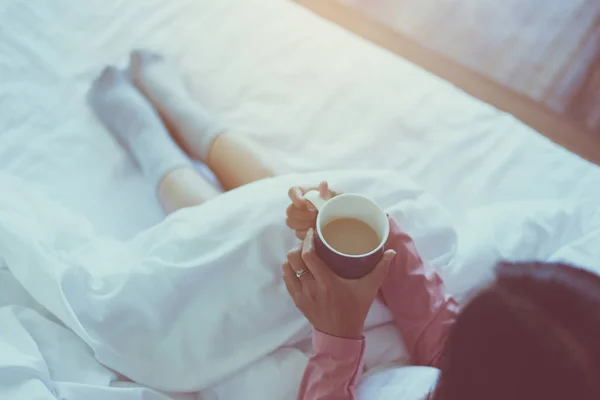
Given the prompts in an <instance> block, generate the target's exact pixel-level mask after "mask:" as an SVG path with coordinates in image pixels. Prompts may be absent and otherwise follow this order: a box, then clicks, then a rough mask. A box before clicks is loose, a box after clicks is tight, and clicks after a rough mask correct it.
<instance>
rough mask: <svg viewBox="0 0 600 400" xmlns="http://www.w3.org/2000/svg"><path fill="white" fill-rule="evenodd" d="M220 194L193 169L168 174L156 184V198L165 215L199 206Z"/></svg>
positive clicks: (178, 170) (182, 169)
mask: <svg viewBox="0 0 600 400" xmlns="http://www.w3.org/2000/svg"><path fill="white" fill-rule="evenodd" d="M220 193H221V192H220V191H219V190H218V189H217V188H216V187H215V186H214V185H213V184H212V183H211V182H209V181H207V180H206V178H205V177H204V176H202V175H201V174H200V173H198V171H196V170H195V169H193V168H179V169H176V170H173V171H171V172H169V173H168V174H167V175H165V177H164V178H163V179H162V180H161V181H160V183H159V184H158V198H159V199H160V203H161V205H162V206H163V209H164V210H165V211H166V212H167V213H172V212H174V211H177V210H179V209H181V208H186V207H193V206H197V205H200V204H202V203H204V202H206V201H208V200H210V199H212V198H214V197H216V196H218V195H219V194H220Z"/></svg>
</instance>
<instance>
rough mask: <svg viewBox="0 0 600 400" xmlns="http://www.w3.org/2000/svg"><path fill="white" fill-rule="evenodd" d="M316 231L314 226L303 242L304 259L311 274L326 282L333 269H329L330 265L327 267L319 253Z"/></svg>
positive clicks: (316, 278)
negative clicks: (316, 247)
mask: <svg viewBox="0 0 600 400" xmlns="http://www.w3.org/2000/svg"><path fill="white" fill-rule="evenodd" d="M314 232H315V230H314V229H312V228H311V229H309V230H308V231H307V232H306V237H305V238H304V242H303V243H302V260H303V261H304V264H305V265H306V267H307V268H308V270H309V271H310V272H311V274H312V275H313V276H314V277H315V280H317V281H319V282H324V281H325V280H326V279H327V278H328V276H329V274H330V273H331V271H329V267H327V265H325V263H324V262H323V261H321V259H320V258H319V256H318V255H317V252H316V249H315V233H314Z"/></svg>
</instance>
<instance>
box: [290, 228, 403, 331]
mask: <svg viewBox="0 0 600 400" xmlns="http://www.w3.org/2000/svg"><path fill="white" fill-rule="evenodd" d="M395 256H396V253H395V252H394V251H393V250H388V251H386V252H385V253H384V255H383V258H382V259H381V261H379V263H378V264H377V266H376V267H375V268H374V269H373V271H371V272H370V273H369V274H368V275H366V276H364V277H363V278H360V279H344V278H340V277H339V276H337V275H336V274H335V273H333V271H331V270H330V269H329V267H328V266H327V265H325V263H324V262H323V261H322V260H321V259H320V258H319V256H318V255H317V253H316V251H315V245H314V230H313V229H309V231H308V233H307V235H306V238H305V239H304V242H303V243H302V245H301V246H300V247H299V248H297V249H295V250H292V251H290V252H289V253H288V260H287V262H285V263H284V264H283V267H282V268H283V280H284V281H285V286H286V288H287V290H288V292H289V294H290V296H291V297H292V299H293V300H294V303H295V304H296V307H298V309H299V310H300V311H301V312H302V313H303V314H304V316H305V317H306V319H308V321H309V322H310V323H311V324H312V326H313V327H314V328H315V329H316V330H318V331H320V332H322V333H325V334H327V335H330V336H336V337H341V338H346V339H360V338H361V337H362V333H363V328H364V324H365V319H366V318H367V314H368V313H369V309H370V308H371V305H372V304H373V301H374V300H375V297H376V296H377V293H378V290H379V288H380V287H381V284H382V283H383V281H384V279H385V276H386V274H387V270H388V267H389V265H390V263H391V261H392V260H393V258H394V257H395ZM301 270H304V271H305V272H304V273H303V274H301V276H300V277H299V278H298V276H297V272H298V271H301Z"/></svg>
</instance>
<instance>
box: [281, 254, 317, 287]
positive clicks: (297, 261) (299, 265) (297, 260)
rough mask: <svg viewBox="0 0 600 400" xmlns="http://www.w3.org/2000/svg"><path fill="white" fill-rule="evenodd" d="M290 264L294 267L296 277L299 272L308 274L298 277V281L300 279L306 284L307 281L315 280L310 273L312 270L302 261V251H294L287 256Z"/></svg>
mask: <svg viewBox="0 0 600 400" xmlns="http://www.w3.org/2000/svg"><path fill="white" fill-rule="evenodd" d="M287 258H288V262H289V263H290V265H291V266H292V269H293V270H294V275H296V274H297V272H298V271H301V270H305V271H306V272H305V273H304V274H302V275H301V276H299V277H298V276H297V275H296V279H299V280H300V281H302V282H306V281H307V280H314V277H313V276H312V274H311V273H310V270H309V269H308V268H307V267H306V264H305V263H304V260H302V255H301V252H300V249H296V250H292V251H290V252H289V253H288V254H287Z"/></svg>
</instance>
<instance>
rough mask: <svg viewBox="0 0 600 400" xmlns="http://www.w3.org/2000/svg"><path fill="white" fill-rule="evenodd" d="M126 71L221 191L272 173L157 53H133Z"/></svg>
mask: <svg viewBox="0 0 600 400" xmlns="http://www.w3.org/2000/svg"><path fill="white" fill-rule="evenodd" d="M130 74H131V77H132V80H133V82H134V83H135V85H136V86H137V87H138V88H139V89H140V90H141V91H142V92H143V93H144V94H145V95H146V97H147V98H148V99H149V100H150V102H151V103H152V104H153V105H154V107H155V108H156V110H157V111H158V113H159V114H160V115H161V116H162V118H163V120H164V121H165V122H166V124H167V126H168V127H169V128H170V130H171V133H172V134H173V136H174V137H175V139H176V140H177V141H178V143H179V144H180V146H181V147H182V149H183V150H185V151H186V153H187V154H189V155H190V156H191V157H192V158H195V159H199V160H202V161H204V162H205V163H206V164H207V165H208V167H209V168H210V169H211V170H212V171H213V172H214V174H215V175H216V176H217V178H218V179H219V181H220V182H221V184H222V185H223V187H224V188H225V190H231V189H234V188H236V187H239V186H242V185H245V184H247V183H251V182H254V181H257V180H260V179H264V178H269V177H272V176H274V175H275V169H274V168H273V166H272V165H270V164H269V162H268V161H267V157H266V156H265V155H263V154H260V151H259V149H258V148H256V147H254V146H253V145H252V144H251V143H250V142H249V141H247V140H245V139H244V138H242V137H240V136H237V135H234V134H232V133H229V132H225V129H224V127H223V126H222V125H221V124H220V123H219V122H218V121H217V120H216V119H215V118H214V117H212V116H211V115H210V113H209V112H208V111H207V110H206V109H205V108H204V107H203V106H202V105H201V104H199V103H197V102H196V101H194V99H192V97H191V96H190V95H189V93H188V91H187V89H186V88H185V85H184V84H183V82H182V80H181V78H180V76H179V75H178V73H177V72H176V71H175V70H174V69H173V68H172V67H171V66H170V65H169V64H168V63H167V62H166V61H165V60H164V59H163V58H162V57H161V56H160V55H158V54H155V53H151V52H147V51H134V52H133V53H132V54H131V63H130ZM188 179H189V178H187V177H186V178H181V179H179V180H178V181H183V182H186V181H187V180H188ZM174 186H178V184H175V185H174ZM168 187H172V185H169V186H168Z"/></svg>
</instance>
